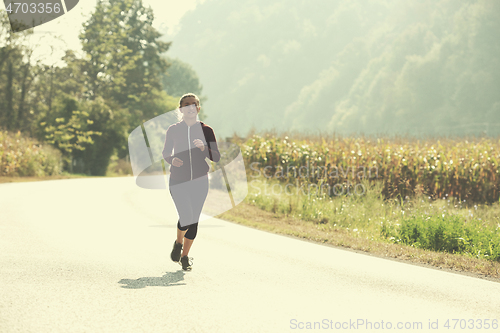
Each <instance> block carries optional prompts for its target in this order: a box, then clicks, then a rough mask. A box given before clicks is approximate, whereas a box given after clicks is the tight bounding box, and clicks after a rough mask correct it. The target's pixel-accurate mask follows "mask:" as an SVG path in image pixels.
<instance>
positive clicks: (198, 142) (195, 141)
mask: <svg viewBox="0 0 500 333" xmlns="http://www.w3.org/2000/svg"><path fill="white" fill-rule="evenodd" d="M193 143H194V145H195V146H196V147H198V148H200V149H201V151H204V150H205V145H204V144H203V141H201V140H200V139H196V140H193Z"/></svg>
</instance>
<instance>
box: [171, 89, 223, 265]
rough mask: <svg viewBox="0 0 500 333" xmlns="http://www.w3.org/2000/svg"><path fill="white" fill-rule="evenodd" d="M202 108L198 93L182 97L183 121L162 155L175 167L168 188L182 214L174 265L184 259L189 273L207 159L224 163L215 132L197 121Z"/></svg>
mask: <svg viewBox="0 0 500 333" xmlns="http://www.w3.org/2000/svg"><path fill="white" fill-rule="evenodd" d="M200 108H201V107H200V100H199V99H198V97H197V96H196V95H195V94H185V95H183V96H182V97H181V98H180V100H179V111H180V112H181V114H182V120H180V121H179V122H177V123H175V124H173V125H171V126H169V127H168V129H167V133H166V136H165V145H164V147H163V152H162V155H163V158H164V159H165V161H167V163H169V164H170V165H171V166H170V179H169V184H168V186H169V190H170V194H171V195H172V199H173V200H174V203H175V207H176V208H177V213H178V215H179V221H178V222H177V239H176V240H175V241H174V246H173V249H172V253H171V254H170V257H171V259H172V260H173V261H174V262H179V260H180V263H181V265H182V269H183V270H185V271H189V270H191V266H192V262H191V260H190V259H192V258H189V257H188V254H189V249H190V248H191V246H192V244H193V241H194V239H195V237H196V234H197V232H198V222H199V221H198V220H199V218H200V214H201V210H202V208H203V204H204V203H205V199H206V198H207V194H208V170H209V169H210V167H209V166H208V164H207V162H206V161H205V158H207V157H208V158H209V159H210V160H212V161H214V162H219V160H220V153H219V149H218V147H217V141H216V140H215V134H214V131H213V129H212V128H211V127H210V126H208V125H206V124H204V123H203V122H201V121H198V120H197V116H198V113H199V112H200ZM172 149H173V150H174V152H173V154H172ZM181 251H182V256H181Z"/></svg>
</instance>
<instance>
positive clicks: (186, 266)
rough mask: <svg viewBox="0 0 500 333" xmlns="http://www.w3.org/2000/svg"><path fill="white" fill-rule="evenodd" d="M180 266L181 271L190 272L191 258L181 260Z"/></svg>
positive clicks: (185, 257) (186, 257)
mask: <svg viewBox="0 0 500 333" xmlns="http://www.w3.org/2000/svg"><path fill="white" fill-rule="evenodd" d="M180 264H181V265H182V269H183V270H185V271H190V270H191V268H192V265H193V258H191V257H188V256H184V257H182V258H181V262H180Z"/></svg>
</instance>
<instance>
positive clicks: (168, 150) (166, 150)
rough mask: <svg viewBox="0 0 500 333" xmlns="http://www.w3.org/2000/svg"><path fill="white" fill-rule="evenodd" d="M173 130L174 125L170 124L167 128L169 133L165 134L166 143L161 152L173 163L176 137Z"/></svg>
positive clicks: (169, 162)
mask: <svg viewBox="0 0 500 333" xmlns="http://www.w3.org/2000/svg"><path fill="white" fill-rule="evenodd" d="M172 131H173V130H172V126H170V127H169V128H168V129H167V133H166V135H165V144H164V145H163V151H162V153H161V154H162V155H163V158H164V159H165V161H167V163H168V164H172V160H173V159H174V156H173V155H172V150H173V149H174V139H173V135H172Z"/></svg>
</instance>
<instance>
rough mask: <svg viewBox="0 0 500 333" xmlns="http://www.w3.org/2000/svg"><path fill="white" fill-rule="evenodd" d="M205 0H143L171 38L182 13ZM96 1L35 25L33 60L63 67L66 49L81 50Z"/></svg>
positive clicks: (82, 1)
mask: <svg viewBox="0 0 500 333" xmlns="http://www.w3.org/2000/svg"><path fill="white" fill-rule="evenodd" d="M204 1H205V0H182V1H178V0H143V3H144V5H145V6H151V8H153V12H154V15H155V20H154V22H153V26H154V27H155V28H156V29H158V30H161V31H167V34H166V36H167V37H172V36H174V35H175V34H176V33H177V31H178V30H179V21H180V19H181V18H182V16H183V15H184V14H185V13H186V12H188V11H190V10H193V9H195V8H196V6H197V4H198V3H203V2H204ZM96 3H97V1H96V0H80V1H79V3H78V4H77V5H76V7H75V8H73V9H72V10H71V11H69V12H68V13H67V14H66V15H64V16H61V17H59V18H58V19H55V20H53V21H50V22H47V23H45V24H43V25H41V26H38V27H35V28H34V34H33V35H32V36H31V37H30V44H32V45H36V48H35V52H34V54H33V60H36V59H40V60H42V62H43V63H45V64H47V65H56V66H62V65H63V63H62V61H61V60H60V59H61V57H62V56H63V55H64V51H65V50H67V49H72V50H74V51H77V53H78V52H80V51H81V45H80V40H79V39H78V34H79V32H80V30H81V29H82V24H83V22H85V21H86V20H87V19H88V18H89V17H90V15H91V13H92V11H93V10H94V9H95V6H96Z"/></svg>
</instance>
